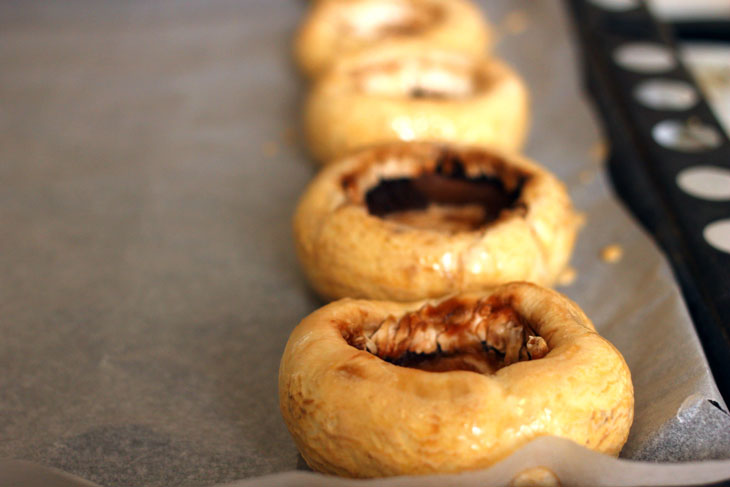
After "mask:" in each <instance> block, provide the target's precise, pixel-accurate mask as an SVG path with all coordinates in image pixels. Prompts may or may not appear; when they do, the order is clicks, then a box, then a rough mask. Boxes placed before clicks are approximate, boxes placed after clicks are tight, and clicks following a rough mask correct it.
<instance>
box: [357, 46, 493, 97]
mask: <svg viewBox="0 0 730 487" xmlns="http://www.w3.org/2000/svg"><path fill="white" fill-rule="evenodd" d="M353 76H354V78H355V79H356V80H359V85H360V90H361V91H363V92H365V93H369V94H373V95H379V96H389V97H407V98H413V99H430V100H450V99H460V98H468V97H471V96H473V95H475V94H476V93H478V92H479V91H481V87H482V86H483V85H484V80H483V79H482V78H483V77H482V75H481V72H480V71H479V70H477V69H476V68H475V66H474V64H473V63H472V62H471V61H470V60H469V59H468V58H465V57H463V56H460V55H448V56H436V55H433V56H421V55H414V56H408V57H406V56H401V57H398V58H396V59H389V60H388V59H386V60H383V61H381V62H375V63H372V64H368V65H367V66H364V67H361V68H360V69H358V70H356V71H355V72H354V73H353Z"/></svg>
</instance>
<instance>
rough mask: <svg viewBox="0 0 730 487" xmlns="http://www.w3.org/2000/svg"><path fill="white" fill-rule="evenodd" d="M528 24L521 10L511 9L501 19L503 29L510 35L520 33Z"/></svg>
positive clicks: (525, 15)
mask: <svg viewBox="0 0 730 487" xmlns="http://www.w3.org/2000/svg"><path fill="white" fill-rule="evenodd" d="M529 25H530V20H529V19H528V18H527V14H525V12H524V11H522V10H513V11H511V12H509V13H508V14H507V15H506V16H505V17H504V20H502V27H503V30H504V31H505V32H506V33H508V34H512V35H517V34H522V33H523V32H525V31H526V30H527V27H528V26H529Z"/></svg>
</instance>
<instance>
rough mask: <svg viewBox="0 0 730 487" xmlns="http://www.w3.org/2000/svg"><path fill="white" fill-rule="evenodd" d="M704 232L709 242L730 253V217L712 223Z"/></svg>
mask: <svg viewBox="0 0 730 487" xmlns="http://www.w3.org/2000/svg"><path fill="white" fill-rule="evenodd" d="M702 234H703V236H704V237H705V240H707V243H709V244H710V245H712V246H713V247H715V248H716V249H717V250H720V251H722V252H727V253H728V254H730V218H728V219H725V220H718V221H716V222H713V223H710V224H709V225H707V226H706V227H705V230H704V232H702Z"/></svg>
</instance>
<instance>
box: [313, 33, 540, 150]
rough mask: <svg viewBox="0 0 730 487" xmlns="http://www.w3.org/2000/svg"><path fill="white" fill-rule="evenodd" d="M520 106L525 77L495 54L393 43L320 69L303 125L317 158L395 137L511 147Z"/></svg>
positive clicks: (520, 126)
mask: <svg viewBox="0 0 730 487" xmlns="http://www.w3.org/2000/svg"><path fill="white" fill-rule="evenodd" d="M528 112H529V102H528V92H527V88H526V87H525V84H524V83H523V82H522V80H521V78H520V77H519V76H518V75H517V74H516V73H515V72H514V71H512V69H510V68H509V67H508V66H507V65H505V64H504V63H502V62H501V61H498V60H496V59H486V58H484V57H474V56H468V55H464V54H462V53H458V52H454V51H445V50H438V49H433V48H430V47H428V46H423V45H420V44H404V43H399V44H396V45H389V44H385V45H383V46H381V47H379V48H375V49H369V50H367V51H366V52H363V53H361V54H358V55H355V56H350V57H347V58H344V59H343V60H342V61H341V62H339V63H337V65H336V66H335V67H334V68H333V69H331V70H330V71H329V72H328V73H327V74H326V75H324V76H322V77H321V78H320V79H319V80H318V81H317V83H316V84H315V85H314V87H313V88H312V90H311V91H310V93H309V96H308V98H307V101H306V104H305V109H304V126H305V127H304V128H305V131H306V135H307V141H308V144H309V148H310V151H311V152H312V154H313V155H314V157H315V158H316V159H317V160H318V161H319V162H321V163H327V162H329V161H331V160H332V159H334V158H337V157H339V156H341V155H344V154H346V153H348V152H350V151H352V150H354V149H359V148H361V147H364V146H368V145H372V144H375V143H382V142H390V141H396V140H403V141H413V140H431V141H446V142H456V143H462V144H470V145H482V146H492V147H496V148H500V149H505V150H517V149H519V148H521V147H522V145H523V143H524V141H525V137H526V134H527V128H528V119H529V116H528Z"/></svg>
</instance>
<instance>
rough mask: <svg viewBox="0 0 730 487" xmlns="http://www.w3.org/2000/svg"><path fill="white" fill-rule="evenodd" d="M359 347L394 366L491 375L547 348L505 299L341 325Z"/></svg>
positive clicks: (452, 303) (454, 303) (456, 301)
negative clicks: (368, 324) (368, 325)
mask: <svg viewBox="0 0 730 487" xmlns="http://www.w3.org/2000/svg"><path fill="white" fill-rule="evenodd" d="M343 336H344V337H345V339H346V340H347V342H348V343H349V344H350V345H352V346H354V347H356V348H359V349H360V350H367V351H368V352H370V353H372V354H374V355H377V356H378V357H380V358H382V359H384V360H386V361H388V362H391V363H394V364H396V365H400V366H402V367H410V368H415V369H421V370H427V371H431V372H446V371H451V370H468V371H472V372H479V373H482V374H493V373H494V372H496V371H497V370H499V369H501V368H502V367H506V366H508V365H510V364H513V363H515V362H520V361H523V360H535V359H539V358H542V357H544V356H545V355H547V353H548V351H549V349H548V346H547V343H546V342H545V340H544V339H543V338H542V337H540V336H539V335H538V334H537V333H536V332H535V330H533V329H532V327H531V326H530V324H529V323H527V321H526V320H525V319H524V318H523V317H522V316H521V315H520V314H519V313H517V311H515V309H514V308H513V306H511V305H510V303H509V302H505V301H504V300H502V299H500V298H497V297H489V298H484V299H481V300H478V301H467V300H464V299H460V298H452V299H448V300H446V301H444V302H442V303H440V304H438V305H435V306H433V305H425V306H423V307H422V308H421V309H419V310H417V311H414V312H411V313H407V314H405V315H404V316H403V317H401V318H400V319H396V318H394V317H392V316H391V317H388V318H387V319H386V320H385V321H383V322H382V323H379V324H378V325H377V326H375V327H374V328H373V329H370V330H366V329H361V330H358V331H357V332H353V331H351V330H350V331H346V330H343Z"/></svg>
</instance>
